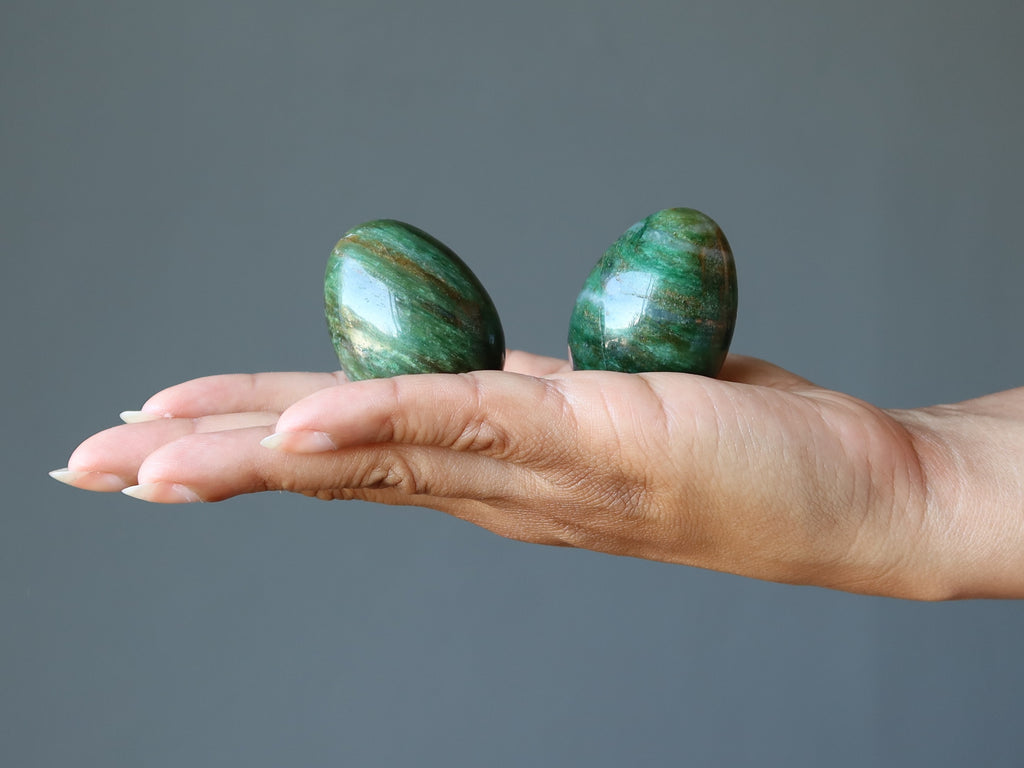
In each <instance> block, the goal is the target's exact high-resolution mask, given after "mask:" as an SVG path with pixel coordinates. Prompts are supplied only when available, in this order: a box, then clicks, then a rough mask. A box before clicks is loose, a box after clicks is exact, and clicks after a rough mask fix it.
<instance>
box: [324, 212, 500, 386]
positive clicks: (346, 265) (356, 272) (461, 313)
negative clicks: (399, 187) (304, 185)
mask: <svg viewBox="0 0 1024 768" xmlns="http://www.w3.org/2000/svg"><path fill="white" fill-rule="evenodd" d="M324 303H325V314H326V316H327V325H328V328H329V330H330V333H331V342H332V343H333V344H334V349H335V351H336V352H337V353H338V361H339V362H340V363H341V368H342V370H343V371H344V372H345V375H346V376H348V378H349V379H351V380H353V381H358V380H360V379H375V378H385V377H388V376H398V375H401V374H406V373H464V372H466V371H475V370H484V369H493V370H500V369H501V367H502V365H503V363H504V361H505V335H504V333H503V331H502V328H501V321H500V320H499V319H498V312H497V310H496V309H495V308H494V303H493V302H492V301H491V298H490V296H488V295H487V291H486V290H484V287H483V285H482V284H481V283H480V281H479V280H478V279H477V277H476V275H474V274H473V272H472V271H471V270H470V269H469V267H467V266H466V264H465V263H464V262H463V261H462V259H460V258H459V257H458V256H457V255H455V253H454V252H453V251H452V250H451V249H450V248H449V247H448V246H446V245H445V244H444V243H441V242H440V241H438V240H436V239H435V238H433V237H431V236H430V235H428V234H427V233H426V232H424V231H422V230H420V229H417V228H416V227H414V226H411V225H409V224H404V223H402V222H400V221H394V220H390V219H382V220H379V221H371V222H368V223H366V224H362V225H360V226H358V227H356V228H355V229H352V230H350V231H349V232H347V233H346V234H345V236H344V237H343V238H341V240H339V241H338V244H337V245H336V246H334V251H333V252H332V253H331V257H330V259H329V260H328V262H327V272H326V274H325V276H324Z"/></svg>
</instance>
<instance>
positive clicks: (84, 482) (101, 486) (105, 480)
mask: <svg viewBox="0 0 1024 768" xmlns="http://www.w3.org/2000/svg"><path fill="white" fill-rule="evenodd" d="M49 475H50V477H52V478H53V479H54V480H56V481H57V482H59V483H64V484H65V485H71V486H74V487H75V488H81V489H82V490H84V491H107V492H111V491H120V490H122V489H123V488H124V487H125V486H126V485H128V483H126V482H125V481H124V480H122V479H121V478H120V477H118V476H117V475H112V474H110V473H109V472H82V471H78V470H73V469H68V468H67V467H65V468H64V469H54V470H52V471H50V472H49Z"/></svg>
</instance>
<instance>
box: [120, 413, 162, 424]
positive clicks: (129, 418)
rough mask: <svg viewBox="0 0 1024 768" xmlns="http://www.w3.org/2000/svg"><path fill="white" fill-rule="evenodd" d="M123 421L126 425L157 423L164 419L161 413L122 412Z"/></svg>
mask: <svg viewBox="0 0 1024 768" xmlns="http://www.w3.org/2000/svg"><path fill="white" fill-rule="evenodd" d="M120 416H121V421H123V422H124V423H125V424H141V423H142V422H144V421H156V420H157V419H162V418H164V417H163V416H161V415H160V414H159V413H153V412H152V411H121V413H120Z"/></svg>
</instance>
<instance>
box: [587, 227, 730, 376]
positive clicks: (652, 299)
mask: <svg viewBox="0 0 1024 768" xmlns="http://www.w3.org/2000/svg"><path fill="white" fill-rule="evenodd" d="M736 301H737V294H736V265H735V262H734V261H733V258H732V250H731V249H730V248H729V242H728V241H727V240H726V239H725V234H724V233H723V232H722V230H721V229H720V228H719V226H718V225H717V224H716V223H715V222H714V221H712V220H711V218H709V217H708V216H706V215H704V214H703V213H701V212H700V211H695V210H693V209H692V208H670V209H668V210H664V211H658V212H657V213H654V214H652V215H650V216H648V217H647V218H646V219H644V220H643V221H641V222H638V223H636V224H634V225H633V226H632V227H630V228H629V229H627V230H626V232H625V233H624V234H623V235H622V237H620V238H619V239H618V240H616V241H615V243H613V244H612V246H611V248H609V249H608V250H607V251H606V252H605V254H604V256H602V257H601V259H600V261H598V263H597V266H596V267H594V270H593V271H592V272H591V273H590V276H589V277H587V280H586V282H585V283H584V285H583V290H582V291H581V292H580V295H579V298H577V299H576V306H575V308H574V309H573V313H572V319H571V320H570V322H569V354H570V357H571V358H572V364H573V368H574V369H576V370H608V371H623V372H626V373H640V372H643V371H678V372H682V373H699V374H702V375H704V376H716V375H717V374H718V372H719V370H721V368H722V363H724V362H725V356H726V353H727V352H728V351H729V343H730V342H731V341H732V334H733V329H734V328H735V325H736Z"/></svg>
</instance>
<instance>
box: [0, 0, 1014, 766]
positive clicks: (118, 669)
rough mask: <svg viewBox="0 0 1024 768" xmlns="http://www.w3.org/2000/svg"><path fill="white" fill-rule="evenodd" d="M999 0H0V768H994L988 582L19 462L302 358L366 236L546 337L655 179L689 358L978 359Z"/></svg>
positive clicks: (968, 390)
mask: <svg viewBox="0 0 1024 768" xmlns="http://www.w3.org/2000/svg"><path fill="white" fill-rule="evenodd" d="M1022 31H1024V11H1022V6H1021V5H1020V4H1019V3H1015V2H981V3H970V4H969V3H950V2H897V3H892V2H864V1H863V0H861V1H860V2H856V3H853V2H850V3H835V4H827V5H826V4H821V3H816V2H789V3H763V2H748V3H736V2H714V3H710V2H709V3H701V4H695V3H672V2H631V3H618V4H616V3H613V2H586V3H584V2H578V3H573V2H561V1H556V2H551V1H550V0H548V1H547V2H539V1H538V0H528V1H522V0H520V1H519V2H515V3H512V2H504V3H490V2H486V3H485V2H475V3H474V2H461V3H460V2H453V1H451V0H445V1H444V2H435V3H429V4H428V3H416V2H412V0H408V1H406V2H399V3H383V2H347V3H329V2H302V3H284V2H281V3H272V2H268V1H266V0H259V1H257V2H245V3H241V2H239V3H209V2H205V1H204V0H185V1H181V0H178V2H174V3H161V4H154V3H145V2H142V3H140V2H128V1H127V0H124V1H120V2H119V1H117V0H104V1H103V2H93V3H72V2H66V1H65V2H54V3H40V2H33V1H30V0H13V1H12V0H6V1H5V2H3V3H2V5H0V84H2V86H0V87H2V94H0V104H2V112H0V152H2V173H0V195H2V198H0V238H2V246H3V264H2V270H3V272H2V285H0V290H2V292H3V296H2V302H0V313H2V315H0V317H2V328H3V334H4V346H3V351H4V375H3V377H2V383H0V386H2V388H3V391H2V403H3V406H4V412H5V417H6V418H5V421H6V423H5V436H4V440H3V441H2V442H3V445H2V448H0V451H2V461H0V467H2V472H3V486H4V496H3V501H2V502H0V503H2V514H0V621H2V625H0V626H2V628H0V764H2V765H4V766H71V765H74V766H184V765H188V766H247V767H254V768H255V767H259V766H284V765H289V766H292V765H295V766H328V765H331V766H335V765H359V766H378V765H379V766H393V765H425V766H426V765H430V766H434V765H437V766H479V765H487V766H505V765H509V766H511V765H541V766H544V765H552V766H624V765H668V764H692V765H729V766H733V765H758V766H764V765H770V766H822V765H829V766H863V765H875V764H879V765H894V766H913V765H929V766H959V765H1000V766H1003V765H1005V766H1009V765H1014V766H1019V765H1021V764H1022V761H1024V729H1022V728H1021V717H1020V712H1021V705H1022V704H1024V658H1022V654H1021V648H1022V640H1024V604H1020V603H1013V602H973V603H960V604H944V605H925V604H915V603H909V602H902V601H897V600H886V599H880V598H867V597H857V596H850V595H845V594H838V593H832V592H827V591H823V590H818V589H813V588H796V587H788V586H780V585H774V584H767V583H760V582H755V581H749V580H744V579H741V578H737V577H733V576H728V575H722V574H716V573H710V572H704V571H699V570H693V569H688V568H684V567H674V566H668V565H663V564H656V563H646V562H640V561H632V560H627V559H620V558H613V557H608V556H602V555H596V554H592V553H587V552H575V551H565V550H559V549H548V548H541V547H531V546H527V545H523V544H516V543H513V542H508V541H505V540H502V539H499V538H497V537H495V536H493V535H491V534H488V533H486V532H484V531H481V530H478V529H475V528H473V527H472V526H470V525H467V524H464V523H461V522H459V521H456V520H452V519H449V518H446V517H444V516H443V515H441V514H439V513H434V512H429V511H423V510H412V509H404V508H402V509H393V508H386V507H381V506H374V505H369V504H360V503H350V504H341V503H335V504H324V503H323V502H316V501H312V500H308V499H305V498H301V497H291V496H286V495H280V494H267V495H262V496H258V497H248V498H240V499H235V500H232V501H229V502H226V503H223V504H218V505H206V506H194V507H157V506H150V505H145V504H143V503H141V502H138V501H134V500H132V499H128V498H125V497H123V496H121V495H119V494H112V495H99V494H88V493H85V492H81V491H76V490H73V489H69V488H66V487H63V486H60V485H58V484H57V483H55V482H52V481H51V480H49V479H48V478H47V477H46V475H45V472H46V470H48V469H51V468H54V467H59V466H63V465H64V463H65V460H66V457H67V455H68V454H69V453H70V451H71V450H72V449H73V448H74V446H75V445H76V444H77V443H78V442H79V441H80V440H81V439H83V438H85V437H86V436H87V435H89V434H91V433H92V432H94V431H97V430H99V429H102V428H105V427H107V426H109V425H111V424H113V423H115V421H116V414H117V412H118V411H119V410H122V409H126V408H137V407H138V406H139V405H140V404H141V403H142V401H143V400H145V398H146V397H147V396H148V395H149V394H151V393H152V392H154V391H156V390H158V389H160V388H162V387H164V386H166V385H168V384H171V383H174V382H177V381H180V380H183V379H186V378H191V377H193V376H198V375H205V374H209V373H216V372H227V371H250V370H267V369H279V370H288V369H327V368H332V367H333V366H334V364H335V361H334V359H333V353H332V351H331V349H330V345H329V343H328V340H327V334H326V330H325V328H324V324H323V320H322V317H321V308H320V299H319V292H320V281H321V277H322V271H323V266H324V263H325V260H326V257H327V253H328V252H329V250H330V248H331V246H332V245H333V243H334V241H335V240H336V239H337V238H338V237H339V236H340V235H341V233H342V232H343V231H344V230H345V229H347V228H349V227H351V226H353V225H355V224H357V223H359V222H361V221H363V220H366V219H370V218H376V217H382V216H386V217H396V218H402V219H405V220H408V221H411V222H412V223H415V224H417V225H419V226H421V227H424V228H426V229H427V230H429V231H430V232H432V233H433V234H435V235H437V236H438V237H440V238H441V239H442V240H445V241H447V242H448V243H449V244H450V245H452V246H453V247H454V248H455V249H456V250H457V251H458V252H460V253H461V254H462V255H463V256H464V258H466V260H467V261H469V262H470V263H471V264H472V266H473V267H474V269H475V270H476V271H477V272H478V274H479V275H480V277H481V279H482V280H483V282H484V283H485V284H486V285H487V286H489V288H490V290H491V293H492V294H493V296H494V298H495V301H496V303H497V305H498V308H499V311H500V312H501V314H502V317H503V319H504V322H505V327H506V332H507V335H508V339H509V342H510V344H512V345H513V346H517V347H525V348H529V349H532V350H534V351H538V352H543V353H548V354H562V352H563V350H564V338H565V328H566V324H567V319H568V316H569V311H570V309H571V305H572V301H573V299H574V298H575V294H576V292H577V290H578V289H579V286H580V284H581V283H582V280H583V277H584V275H585V274H586V272H587V271H588V270H589V269H590V267H591V265H592V263H593V262H594V261H595V260H596V259H597V257H598V256H599V255H600V253H601V252H602V251H603V250H604V248H605V247H606V246H607V245H608V244H609V243H610V242H611V241H612V240H614V239H615V237H617V236H618V235H619V234H620V233H621V232H622V230H624V229H625V228H626V227H627V226H629V225H630V224H632V223H633V222H634V221H636V220H638V219H640V218H642V217H643V216H645V215H647V214H648V213H650V212H652V211H654V210H657V209H659V208H664V207H668V206H674V205H688V206H692V207H697V208H700V209H702V210H704V211H706V212H707V213H709V214H711V215H712V216H713V217H715V218H716V219H717V220H718V221H719V223H720V224H721V225H722V226H723V228H724V229H725V231H726V232H727V233H728V235H729V238H730V240H731V241H732V244H733V247H734V249H735V251H736V254H737V261H738V267H739V275H740V293H741V301H740V317H739V328H738V331H737V335H736V340H735V345H734V349H735V350H736V351H741V352H744V353H748V354H755V355H758V356H761V357H765V358H768V359H771V360H773V361H775V362H778V363H780V364H782V365H785V366H787V367H790V368H792V369H794V370H796V371H798V372H800V373H802V374H804V375H806V376H808V377H810V378H812V379H815V380H816V381H818V382H819V383H822V384H824V385H827V386H831V387H835V388H839V389H844V390H846V391H849V392H852V393H854V394H857V395H860V396H862V397H864V398H867V399H868V400H871V401H872V402H875V403H877V404H879V405H883V406H913V405H923V404H929V403H934V402H942V401H953V400H959V399H963V398H967V397H971V396H975V395H980V394H983V393H986V392H991V391H994V390H998V389H1002V388H1007V387H1011V386H1016V385H1019V384H1021V383H1022V381H1024V360H1022V357H1021V355H1020V351H1019V341H1020V329H1021V328H1022V321H1024V309H1022V308H1021V303H1020V300H1019V296H1020V286H1021V285H1022V283H1024V254H1022V249H1021V246H1020V239H1019V237H1018V235H1017V233H1018V230H1017V227H1018V225H1019V224H1020V218H1021V216H1020V208H1021V202H1022V195H1021V189H1020V179H1021V178H1024V154H1022V152H1021V148H1020V141H1021V136H1022V135H1024V96H1022V94H1024V89H1022V87H1021V77H1020V76H1021V73H1022V72H1024V53H1022V47H1021V44H1020V41H1021V39H1022V38H1021V35H1022Z"/></svg>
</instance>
